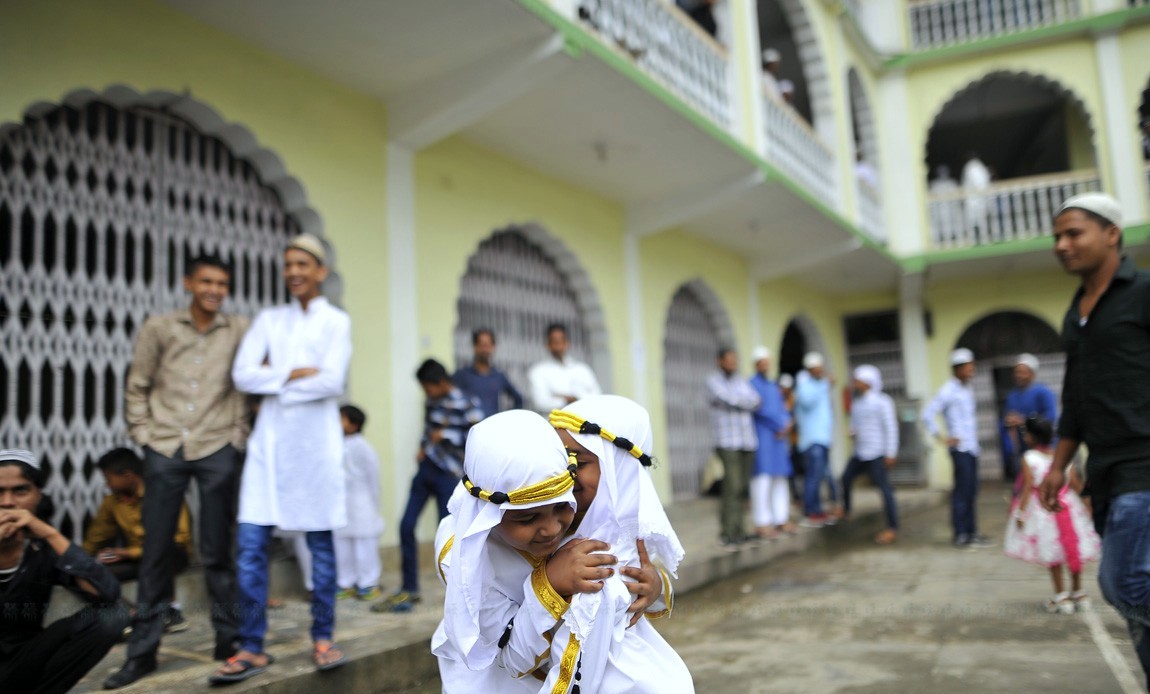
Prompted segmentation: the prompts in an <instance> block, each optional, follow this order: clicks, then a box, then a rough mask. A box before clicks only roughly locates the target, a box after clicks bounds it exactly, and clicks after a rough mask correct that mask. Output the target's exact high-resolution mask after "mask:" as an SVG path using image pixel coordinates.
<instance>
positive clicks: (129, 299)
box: [0, 88, 319, 540]
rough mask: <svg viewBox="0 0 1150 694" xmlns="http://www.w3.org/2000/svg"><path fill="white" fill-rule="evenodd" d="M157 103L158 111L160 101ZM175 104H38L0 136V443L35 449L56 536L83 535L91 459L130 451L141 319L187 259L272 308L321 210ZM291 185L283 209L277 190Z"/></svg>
mask: <svg viewBox="0 0 1150 694" xmlns="http://www.w3.org/2000/svg"><path fill="white" fill-rule="evenodd" d="M159 103H164V104H167V105H166V106H161V105H159ZM177 106H179V107H184V108H188V109H189V110H190V112H194V113H198V114H201V115H202V114H207V113H212V112H211V111H210V109H206V107H203V106H202V105H199V104H196V103H195V102H193V101H191V100H190V99H188V98H187V97H178V96H175V95H170V94H169V95H152V96H148V97H145V96H140V95H137V94H135V93H134V92H131V91H130V90H125V89H123V88H118V89H113V90H110V91H109V92H108V93H106V94H104V95H95V94H93V93H91V92H78V93H76V94H73V95H71V96H69V97H68V98H67V99H66V100H65V104H64V105H54V106H53V105H46V104H41V105H37V106H35V107H33V108H32V109H30V110H29V112H28V114H27V115H26V117H25V119H24V121H23V123H22V124H20V125H18V126H13V125H10V126H7V127H4V128H3V129H0V287H2V289H3V292H2V294H0V343H2V344H3V353H2V355H0V445H3V446H4V447H10V446H12V447H22V448H28V449H31V450H33V451H35V452H36V453H37V454H38V455H40V456H41V459H42V461H43V466H44V469H45V470H46V472H47V487H46V492H47V493H48V494H49V495H50V496H51V497H52V498H53V500H54V501H55V503H56V516H55V518H54V519H53V520H54V523H56V524H57V525H58V527H59V528H60V529H61V531H62V532H63V533H64V534H65V535H67V536H69V537H72V538H73V539H77V540H78V539H80V537H81V535H82V532H83V529H84V526H85V524H86V522H87V521H88V520H89V519H90V517H91V515H92V513H94V512H95V510H96V508H97V506H98V505H99V502H100V500H101V498H102V496H103V490H104V482H103V479H102V477H101V475H100V474H99V472H98V471H97V470H95V469H94V461H95V459H96V458H97V457H98V456H99V455H101V454H102V453H104V452H105V451H107V450H108V449H110V448H113V447H115V446H121V445H124V444H126V443H127V442H128V438H127V434H126V431H125V425H124V413H123V395H124V379H125V376H126V373H127V369H128V366H129V362H130V360H131V357H132V348H133V342H134V339H135V336H136V332H137V330H138V328H139V326H140V325H141V324H142V323H143V322H144V320H145V318H147V317H148V316H149V315H151V314H155V313H160V312H165V311H170V310H174V309H176V308H178V307H181V306H185V305H186V303H187V298H186V296H185V295H184V292H183V288H182V282H181V280H182V276H183V271H184V263H185V262H186V261H187V260H189V259H190V258H191V257H192V256H194V255H197V254H200V253H214V254H217V255H219V256H221V257H223V258H224V259H225V260H226V261H227V262H229V263H230V264H231V265H232V267H233V273H232V281H233V288H232V300H231V302H230V304H229V310H233V311H237V312H240V313H246V314H249V315H250V314H251V313H254V311H255V310H257V309H258V308H259V307H261V306H265V305H268V304H274V303H277V302H280V301H283V300H284V299H285V297H286V292H285V288H284V285H283V281H282V270H281V266H282V250H283V247H284V245H285V243H286V240H287V239H288V238H289V237H290V236H291V235H293V234H295V233H298V231H299V230H300V228H301V221H300V219H301V215H297V214H296V213H295V210H296V209H299V210H301V211H304V212H306V213H310V214H305V215H302V218H306V219H307V220H308V223H309V224H315V225H316V226H312V227H311V230H313V231H319V228H318V216H315V215H314V212H311V211H310V210H306V208H304V207H303V203H304V201H303V194H302V193H303V189H302V187H301V186H299V184H298V183H297V182H295V181H294V180H292V181H287V182H285V180H284V179H286V176H284V175H283V171H282V168H281V169H278V170H274V167H273V170H271V171H270V174H271V176H269V175H267V174H268V172H269V163H270V162H271V161H272V159H271V158H269V157H274V155H271V153H270V152H267V151H266V150H256V149H255V138H254V137H252V136H251V134H250V133H248V132H247V131H245V130H243V129H242V128H240V127H239V126H235V125H228V124H225V123H224V122H223V121H222V120H220V119H218V116H217V117H216V119H217V121H218V122H217V123H216V126H217V127H218V128H219V129H221V130H222V129H224V128H229V129H230V130H229V131H228V132H229V133H230V136H231V137H239V138H241V139H242V140H243V141H245V142H247V143H249V144H248V151H249V152H253V153H259V152H262V153H263V154H264V155H265V156H263V157H260V158H259V160H258V161H253V160H252V159H249V158H247V157H245V156H243V155H242V154H241V153H238V152H237V151H236V150H235V149H233V147H231V146H230V145H229V143H228V142H227V141H225V140H224V139H223V137H222V136H219V135H216V134H213V132H214V131H211V132H209V131H205V129H204V128H202V127H200V125H199V123H198V122H193V121H192V120H191V119H189V118H187V117H184V116H182V115H177V111H178V110H179V109H178V108H176V107H177ZM272 176H274V177H275V180H277V182H278V183H279V184H285V185H287V184H288V183H290V185H291V186H292V189H293V190H294V191H295V192H296V193H297V194H298V195H297V196H295V199H294V200H293V203H294V204H295V205H296V206H297V207H296V208H295V209H293V208H292V207H289V206H288V204H286V203H285V201H284V199H283V196H282V195H281V193H280V189H279V188H273V187H272V186H271V185H269V178H270V177H272Z"/></svg>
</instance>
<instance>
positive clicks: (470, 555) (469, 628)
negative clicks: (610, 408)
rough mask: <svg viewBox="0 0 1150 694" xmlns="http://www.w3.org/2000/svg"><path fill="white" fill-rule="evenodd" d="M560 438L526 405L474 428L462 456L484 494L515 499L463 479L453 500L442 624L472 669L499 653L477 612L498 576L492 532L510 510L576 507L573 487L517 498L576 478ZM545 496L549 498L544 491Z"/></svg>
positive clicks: (466, 469) (469, 475) (484, 665)
mask: <svg viewBox="0 0 1150 694" xmlns="http://www.w3.org/2000/svg"><path fill="white" fill-rule="evenodd" d="M569 464H570V463H569V460H568V456H567V452H566V451H565V450H564V448H563V442H562V441H561V440H560V439H559V437H558V436H557V435H556V434H555V430H554V429H553V428H552V427H551V425H550V424H548V423H547V420H545V419H543V417H541V416H539V415H538V414H536V413H534V412H529V411H527V410H509V411H507V412H500V413H499V414H495V415H492V416H490V417H488V418H487V419H485V420H483V421H482V422H480V423H479V424H476V425H475V426H474V427H472V428H471V431H470V433H469V434H468V436H467V447H466V449H465V452H464V456H463V471H464V474H466V475H467V478H468V479H469V480H470V481H471V482H472V484H473V485H475V486H476V487H479V488H480V489H482V490H484V491H501V492H504V493H506V494H507V496H508V497H510V498H509V499H508V500H507V501H505V502H502V503H496V502H494V501H490V500H488V499H484V498H481V497H479V496H474V495H473V494H472V493H471V492H469V491H467V488H466V487H465V486H464V485H463V484H462V482H461V483H460V484H459V485H458V486H457V487H456V488H455V492H454V493H453V494H452V495H451V499H450V501H448V504H447V508H448V510H449V511H450V512H451V513H452V514H453V515H454V516H455V540H454V542H453V543H452V545H451V550H450V557H451V561H450V565H449V566H448V570H447V574H446V579H447V596H446V598H445V600H444V617H443V626H444V630H445V631H446V633H447V636H448V638H450V639H451V640H452V641H453V643H454V644H455V645H456V647H457V648H459V651H460V653H462V654H463V656H464V658H465V659H466V661H467V666H468V667H469V668H471V669H473V670H482V669H485V668H487V667H490V666H491V665H492V663H493V662H494V660H495V656H496V655H498V653H499V645H498V643H497V639H495V640H490V641H489V640H487V639H485V638H484V637H483V636H482V634H481V632H480V628H479V616H480V610H481V609H482V607H483V605H484V597H485V596H486V594H487V591H488V590H489V589H490V587H491V581H492V576H493V575H494V572H493V569H492V566H491V559H490V557H489V556H488V552H487V543H488V542H489V541H494V540H493V539H492V538H490V533H491V529H492V528H494V527H495V526H497V525H499V522H500V521H501V520H502V519H503V512H504V511H505V510H508V509H529V508H534V507H537V506H545V505H549V504H557V503H567V504H570V505H571V507H572V508H574V507H575V496H574V494H572V493H571V486H570V485H569V484H565V485H561V486H565V490H563V491H560V492H559V493H557V494H556V495H554V496H550V498H537V499H534V500H531V501H525V502H523V503H515V502H513V501H512V498H515V497H516V494H515V491H516V490H522V489H524V488H529V487H532V486H535V485H538V484H540V483H549V481H550V482H553V481H557V480H562V479H566V480H567V481H568V482H570V480H571V472H570V471H569V470H568V465H569ZM544 496H546V495H544Z"/></svg>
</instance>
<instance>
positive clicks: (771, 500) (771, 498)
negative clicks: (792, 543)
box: [751, 475, 791, 528]
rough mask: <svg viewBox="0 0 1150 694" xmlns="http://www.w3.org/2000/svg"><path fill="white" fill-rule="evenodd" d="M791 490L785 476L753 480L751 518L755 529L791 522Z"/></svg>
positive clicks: (760, 477) (758, 477) (764, 476)
mask: <svg viewBox="0 0 1150 694" xmlns="http://www.w3.org/2000/svg"><path fill="white" fill-rule="evenodd" d="M790 514H791V488H790V485H789V483H788V482H787V478H786V476H785V475H755V476H754V477H752V478H751V518H752V519H754V523H755V527H757V528H763V527H767V526H776V525H783V524H784V523H786V522H787V521H788V520H790Z"/></svg>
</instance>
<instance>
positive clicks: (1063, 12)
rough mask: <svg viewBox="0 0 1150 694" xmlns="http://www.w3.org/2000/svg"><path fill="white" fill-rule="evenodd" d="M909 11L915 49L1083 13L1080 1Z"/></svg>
mask: <svg viewBox="0 0 1150 694" xmlns="http://www.w3.org/2000/svg"><path fill="white" fill-rule="evenodd" d="M1142 1H1146V0H1142ZM908 10H909V12H910V31H911V44H912V46H913V47H914V48H915V49H925V48H938V47H940V46H948V45H952V44H956V43H965V42H967V41H976V40H978V39H985V38H990V37H992V36H999V35H1001V34H1009V33H1013V32H1016V31H1023V30H1025V29H1034V28H1036V27H1041V26H1048V25H1051V24H1059V23H1062V22H1066V21H1068V20H1071V19H1076V18H1078V17H1079V16H1080V15H1081V13H1082V8H1081V6H1080V2H1079V0H912V2H910V3H909V6H908Z"/></svg>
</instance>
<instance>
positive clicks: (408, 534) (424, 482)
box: [399, 461, 459, 593]
mask: <svg viewBox="0 0 1150 694" xmlns="http://www.w3.org/2000/svg"><path fill="white" fill-rule="evenodd" d="M457 484H459V479H458V478H457V477H456V476H455V475H453V474H451V473H450V472H447V471H445V470H442V469H440V468H438V467H436V466H435V465H434V464H432V463H430V462H426V461H425V462H422V463H420V464H419V470H417V471H416V472H415V477H413V478H412V479H411V492H410V493H409V494H408V495H407V508H406V509H404V511H403V520H401V521H400V522H399V548H400V553H401V556H402V558H403V590H406V591H407V592H409V593H418V592H419V545H417V544H416V542H415V526H416V524H417V523H418V522H419V514H421V513H423V507H424V506H426V505H427V500H428V499H430V498H431V497H432V496H433V495H434V496H435V501H436V502H437V504H438V507H439V519H440V520H443V519H444V518H445V517H446V516H447V500H448V499H450V498H451V493H452V492H453V491H455V485H457Z"/></svg>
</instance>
